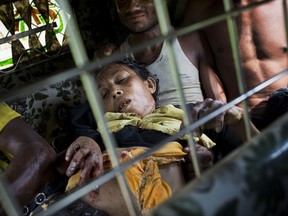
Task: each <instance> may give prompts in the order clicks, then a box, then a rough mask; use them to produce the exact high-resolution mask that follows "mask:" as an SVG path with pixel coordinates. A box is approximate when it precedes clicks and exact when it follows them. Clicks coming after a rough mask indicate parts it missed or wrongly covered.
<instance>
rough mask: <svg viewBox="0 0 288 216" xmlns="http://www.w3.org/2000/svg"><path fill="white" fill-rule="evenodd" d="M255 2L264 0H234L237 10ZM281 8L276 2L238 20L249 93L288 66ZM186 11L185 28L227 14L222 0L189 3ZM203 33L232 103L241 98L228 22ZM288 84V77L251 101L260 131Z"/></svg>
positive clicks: (248, 11) (255, 121) (249, 100)
mask: <svg viewBox="0 0 288 216" xmlns="http://www.w3.org/2000/svg"><path fill="white" fill-rule="evenodd" d="M255 2H261V0H234V1H233V3H234V8H236V9H237V8H240V7H243V6H247V5H249V4H252V3H255ZM282 6H283V3H282V1H279V0H274V1H271V2H269V3H265V4H262V5H261V6H258V7H256V8H255V9H252V10H247V11H245V12H243V13H242V14H241V15H239V16H238V17H237V19H236V21H237V27H238V38H239V53H240V58H241V59H240V60H241V63H242V69H243V72H244V79H245V81H246V86H247V90H249V89H252V88H253V87H255V86H257V85H259V84H261V83H262V82H264V81H265V80H267V79H269V78H271V77H273V76H274V75H276V74H278V73H279V72H282V71H284V70H285V69H287V67H288V52H287V41H286V36H285V24H284V15H283V8H282ZM186 8H187V12H186V13H185V14H186V17H185V19H184V20H185V21H184V25H187V24H191V23H195V22H198V21H201V20H204V19H206V18H211V17H213V16H216V15H219V14H222V13H223V12H224V7H223V2H222V1H210V0H201V1H197V0H190V1H188V5H187V7H186ZM191 11H193V13H191ZM271 11H273V13H272V12H271ZM207 16H209V17H207ZM203 31H204V33H205V35H206V37H207V39H208V43H209V44H210V46H211V48H212V50H213V53H214V57H215V62H216V64H217V69H218V72H219V74H218V75H219V77H220V79H221V81H222V83H223V85H224V89H225V93H226V97H227V100H228V101H230V100H232V99H234V98H236V97H237V96H239V89H238V88H236V86H238V85H237V79H236V72H235V67H234V63H233V62H234V61H233V56H232V51H231V46H230V43H229V41H230V40H229V35H228V29H227V25H226V21H223V22H220V23H217V24H215V25H212V26H209V27H206V28H205V29H204V30H203ZM287 85H288V76H285V78H282V79H280V80H278V81H276V82H274V83H272V84H271V85H269V86H268V87H267V88H264V89H263V90H261V91H259V92H257V93H255V94H254V95H253V96H251V97H250V98H249V99H248V105H249V109H250V111H251V115H252V120H253V122H254V123H255V125H256V126H257V127H258V128H259V129H262V128H263V127H264V126H265V124H266V123H265V120H264V119H263V118H266V116H265V115H264V113H265V107H266V104H267V100H268V98H269V96H270V95H271V94H272V93H273V92H275V91H276V90H278V89H280V88H287Z"/></svg>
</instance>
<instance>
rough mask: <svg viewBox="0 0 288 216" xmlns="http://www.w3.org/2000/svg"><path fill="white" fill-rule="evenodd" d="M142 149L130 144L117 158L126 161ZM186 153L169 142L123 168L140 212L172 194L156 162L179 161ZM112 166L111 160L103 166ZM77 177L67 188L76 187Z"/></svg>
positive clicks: (70, 181) (178, 145)
mask: <svg viewBox="0 0 288 216" xmlns="http://www.w3.org/2000/svg"><path fill="white" fill-rule="evenodd" d="M145 150H146V148H143V147H133V148H131V149H130V150H129V151H123V152H122V154H121V156H120V161H121V163H124V162H126V161H129V160H130V159H132V158H134V157H136V156H138V155H140V154H141V153H143V152H144V151H145ZM185 155H186V153H185V152H183V148H182V146H181V145H180V144H179V143H178V142H171V143H168V144H166V145H165V146H163V147H162V148H161V149H159V150H158V151H156V152H154V153H153V154H152V155H151V156H148V157H146V158H144V159H142V160H140V161H137V162H136V163H135V164H133V165H132V166H131V167H130V168H128V169H126V170H125V171H124V175H125V177H126V180H127V183H128V186H129V188H130V190H131V191H132V193H133V194H134V196H135V198H136V200H137V202H138V204H139V208H140V210H141V212H142V213H146V212H147V211H149V210H151V209H152V208H154V207H155V206H157V205H159V204H160V203H162V202H163V201H165V200H166V199H167V198H169V197H170V196H171V193H172V192H171V189H170V186H169V185H168V184H167V183H166V182H165V181H164V180H163V179H162V178H161V175H160V172H159V169H158V165H163V164H168V163H172V162H177V161H182V160H183V157H184V156H185ZM104 156H107V154H106V155H104ZM104 156H103V157H104ZM111 167H112V165H111V163H110V164H106V166H105V168H106V169H110V168H111ZM79 179H80V171H79V172H78V173H77V174H75V175H74V176H72V177H71V178H70V179H69V181H68V185H67V188H66V191H69V190H71V189H72V188H74V187H76V186H77V185H78V182H79Z"/></svg>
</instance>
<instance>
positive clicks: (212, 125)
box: [190, 98, 242, 136]
mask: <svg viewBox="0 0 288 216" xmlns="http://www.w3.org/2000/svg"><path fill="white" fill-rule="evenodd" d="M224 105H225V103H224V102H222V101H219V100H212V99H210V98H207V99H205V100H204V101H203V102H202V103H199V104H197V105H196V106H195V107H193V108H192V109H191V110H190V114H191V118H192V122H196V121H197V120H199V119H201V118H203V117H204V116H206V115H208V114H210V113H211V112H213V111H215V110H217V109H218V108H220V107H222V106H224ZM241 118H242V110H241V109H240V108H237V107H232V108H230V109H229V110H227V111H226V112H222V113H221V114H219V115H218V116H216V117H215V118H213V119H211V120H210V121H208V122H206V123H205V124H204V125H202V126H201V128H196V129H195V131H194V133H195V135H196V136H200V135H201V134H202V130H203V129H215V131H216V132H217V133H219V132H220V131H222V129H223V126H224V124H235V123H237V122H238V121H239V120H240V119H241Z"/></svg>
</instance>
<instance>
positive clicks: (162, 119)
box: [99, 105, 216, 149]
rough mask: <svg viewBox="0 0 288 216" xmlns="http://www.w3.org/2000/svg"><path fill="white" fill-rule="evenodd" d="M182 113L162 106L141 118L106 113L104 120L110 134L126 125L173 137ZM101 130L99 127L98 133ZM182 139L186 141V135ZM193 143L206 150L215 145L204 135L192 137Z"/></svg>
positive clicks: (129, 114)
mask: <svg viewBox="0 0 288 216" xmlns="http://www.w3.org/2000/svg"><path fill="white" fill-rule="evenodd" d="M183 115H184V112H183V110H181V109H178V108H176V107H174V106H173V105H166V106H162V107H160V108H158V109H155V110H154V112H153V113H151V114H149V115H146V116H145V117H143V118H141V117H139V116H138V115H137V114H135V113H114V112H107V113H106V114H105V119H106V122H107V126H108V129H109V131H110V132H111V133H115V132H117V131H119V130H121V129H122V128H124V127H125V126H126V125H131V126H135V127H138V128H142V129H147V130H157V131H161V132H163V133H166V134H170V135H173V134H175V133H177V132H179V131H180V127H181V124H182V119H183ZM102 130H103V128H101V125H99V131H100V132H101V131H102ZM182 139H187V135H186V136H183V137H182ZM194 140H195V142H199V143H200V144H201V145H203V146H205V147H206V148H208V149H211V148H212V147H213V146H215V145H216V144H215V143H214V142H213V141H212V140H211V139H210V138H209V137H207V136H206V135H205V134H202V135H201V136H200V137H194Z"/></svg>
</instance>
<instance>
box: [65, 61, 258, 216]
mask: <svg viewBox="0 0 288 216" xmlns="http://www.w3.org/2000/svg"><path fill="white" fill-rule="evenodd" d="M95 77H96V83H97V86H98V91H99V94H100V97H101V100H102V104H103V106H104V111H105V119H106V121H107V124H108V128H109V131H110V132H111V133H113V134H114V136H115V139H116V141H117V144H118V146H119V148H120V149H119V151H118V152H119V158H120V161H122V162H125V161H127V160H130V159H131V158H133V157H135V156H137V155H139V154H141V153H142V152H144V151H145V149H147V148H149V147H151V146H153V145H155V144H157V143H158V142H159V141H161V140H163V139H165V138H166V137H167V136H171V135H173V134H175V133H177V132H179V130H180V128H181V125H182V119H183V111H182V110H181V109H178V108H176V107H174V106H173V105H166V106H163V107H157V108H156V101H157V90H158V85H157V84H158V82H157V79H155V78H154V77H153V75H151V74H150V72H149V71H147V69H146V68H145V65H143V64H141V63H139V62H135V61H134V60H131V59H124V60H122V61H119V62H115V63H112V64H109V65H107V66H105V67H104V68H102V69H101V70H100V71H99V72H98V73H96V76H95ZM203 104H204V105H203ZM203 104H202V105H201V108H203V109H198V112H199V113H198V115H196V116H197V117H198V118H201V117H202V116H203V115H205V113H204V112H202V111H203V110H204V111H207V112H211V111H213V110H215V109H216V108H219V107H220V106H222V105H223V103H222V102H219V101H213V100H211V99H206V100H205V103H203ZM200 110H201V111H200ZM217 121H218V122H217ZM219 121H220V123H221V125H222V126H223V125H224V122H225V123H226V124H229V125H231V127H233V129H235V131H237V132H238V133H239V135H240V136H242V138H243V140H245V139H246V138H245V137H244V136H245V130H244V128H243V119H242V110H240V109H239V108H236V107H233V108H232V109H230V110H228V111H227V112H225V113H223V114H222V115H221V116H220V117H218V118H217V119H216V120H215V121H211V122H209V123H208V124H206V125H205V127H207V128H213V127H214V126H215V125H218V126H219ZM251 126H252V127H253V125H251ZM98 127H99V128H98V130H99V131H100V132H101V125H98ZM253 130H254V132H255V133H257V132H258V131H257V130H256V129H255V128H254V127H253ZM99 136H101V135H100V133H99ZM194 139H195V140H196V142H197V144H196V153H197V155H198V157H199V159H200V160H199V161H200V166H201V167H202V169H207V168H209V167H211V166H212V164H213V154H212V152H211V151H210V150H209V149H210V148H212V147H213V146H214V145H216V144H215V143H214V142H213V141H212V140H211V139H210V138H208V137H207V136H206V135H205V134H199V136H197V137H194ZM186 140H187V137H186V136H183V137H180V138H179V139H177V140H175V141H174V142H170V143H168V144H167V145H165V146H164V147H163V148H161V149H160V150H158V151H157V152H155V153H154V154H152V155H150V156H149V157H147V158H145V159H143V160H141V161H138V162H137V163H135V164H134V165H133V166H131V167H130V168H129V169H127V170H125V172H124V174H125V177H126V180H127V182H128V186H129V188H130V190H131V192H132V194H133V195H134V197H135V202H136V203H137V204H138V206H139V212H140V213H141V214H145V213H147V212H148V211H149V210H151V209H152V208H154V207H155V206H157V205H158V204H160V203H161V202H163V201H164V200H166V199H167V198H169V197H170V196H171V195H172V193H173V192H174V191H176V190H177V189H179V188H180V187H181V186H182V185H183V184H185V180H187V178H184V175H183V174H182V173H183V170H184V174H185V176H186V174H187V173H186V172H188V171H191V169H185V167H187V166H186V165H185V166H184V169H182V165H183V164H186V163H188V164H189V162H190V165H191V158H190V159H189V155H190V154H188V155H187V151H185V148H186V147H187V141H186ZM99 145H102V143H100V142H97V143H96V142H95V141H94V140H92V139H91V138H88V137H79V138H78V139H77V140H76V141H74V142H73V143H72V144H71V145H70V147H69V148H68V150H67V152H66V158H65V159H66V161H67V162H69V163H70V164H69V166H68V168H67V170H66V174H67V176H69V177H70V176H72V177H71V178H70V180H69V182H68V186H67V190H70V189H71V188H74V187H75V186H77V185H83V184H85V183H87V182H88V181H90V180H92V179H94V178H97V177H98V176H100V175H102V173H103V170H104V169H105V170H109V169H111V166H109V157H108V155H107V154H105V153H104V154H102V153H101V148H100V147H99ZM121 148H124V149H121ZM184 159H186V160H185V161H186V162H185V163H183V164H182V163H179V162H182V161H184ZM103 161H104V163H103ZM103 167H104V168H103ZM75 173H76V174H75ZM187 176H189V175H187ZM83 199H84V200H85V201H86V202H88V203H89V204H90V205H92V206H94V207H95V208H98V209H102V210H105V211H106V212H108V213H109V214H110V215H128V212H127V209H126V205H125V203H124V201H123V198H122V195H121V192H120V190H119V187H118V184H117V182H116V180H115V179H113V180H111V181H109V182H107V183H106V184H104V185H101V186H100V189H99V191H98V193H95V191H91V192H90V193H89V195H86V196H85V197H84V198H83ZM122 201H123V202H122ZM120 213H121V214H120Z"/></svg>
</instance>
